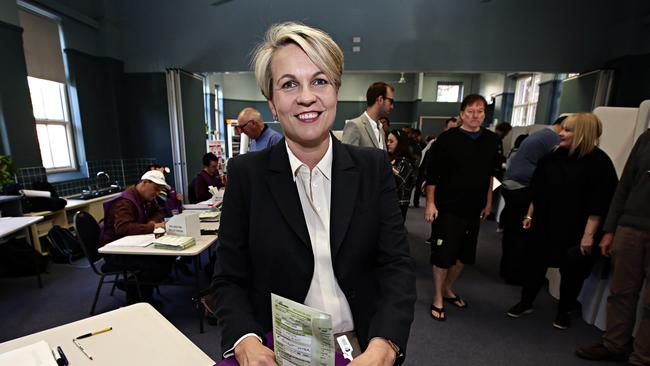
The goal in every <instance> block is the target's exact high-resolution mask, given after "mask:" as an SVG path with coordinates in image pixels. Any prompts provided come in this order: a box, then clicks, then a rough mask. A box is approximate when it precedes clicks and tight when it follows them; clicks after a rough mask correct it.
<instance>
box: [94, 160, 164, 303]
mask: <svg viewBox="0 0 650 366" xmlns="http://www.w3.org/2000/svg"><path fill="white" fill-rule="evenodd" d="M165 187H167V188H168V187H169V186H168V185H167V183H166V182H165V176H164V174H163V173H162V172H160V171H158V170H150V171H148V172H146V173H144V175H143V176H142V178H140V182H138V183H137V184H136V185H134V186H131V187H128V188H127V189H126V190H125V191H124V192H122V193H121V194H120V195H119V196H118V197H116V198H114V199H112V200H109V201H106V202H105V203H104V225H103V226H102V229H101V235H100V239H99V244H100V246H103V245H104V244H107V243H110V242H112V241H115V240H117V239H119V238H122V237H124V236H128V235H139V234H151V233H153V231H154V229H156V228H159V227H160V228H164V227H165V223H164V222H162V219H163V217H164V216H165V211H164V210H162V209H160V207H159V206H158V204H157V203H156V197H157V196H158V194H159V193H160V191H161V190H162V189H163V188H165ZM104 260H105V262H106V263H105V264H104V266H103V267H102V270H103V271H107V272H108V271H124V270H128V271H137V272H138V280H140V281H142V282H148V283H155V282H159V281H161V280H163V279H164V278H165V277H167V274H168V273H169V271H170V269H171V265H172V263H173V260H174V258H173V257H166V256H148V255H106V256H105V257H104ZM140 293H141V294H142V297H140V296H139V295H138V292H137V289H136V288H135V286H127V288H126V295H127V301H128V302H129V303H130V304H132V303H136V302H139V301H146V302H151V300H152V293H153V286H152V285H142V286H140Z"/></svg>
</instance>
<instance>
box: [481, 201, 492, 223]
mask: <svg viewBox="0 0 650 366" xmlns="http://www.w3.org/2000/svg"><path fill="white" fill-rule="evenodd" d="M491 212H492V205H491V204H487V205H485V207H484V208H483V209H482V210H481V219H485V218H487V217H488V216H489V215H490V213H491Z"/></svg>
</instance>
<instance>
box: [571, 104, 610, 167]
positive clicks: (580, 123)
mask: <svg viewBox="0 0 650 366" xmlns="http://www.w3.org/2000/svg"><path fill="white" fill-rule="evenodd" d="M562 128H564V129H565V130H568V131H573V141H572V142H571V147H570V148H569V154H570V155H573V154H577V157H578V158H581V157H583V156H585V155H587V154H589V153H591V152H592V151H594V149H595V148H596V146H598V143H599V138H600V135H602V133H603V124H602V123H601V122H600V119H598V117H596V115H595V114H593V113H576V114H572V115H570V116H569V117H567V118H566V119H565V120H564V121H563V122H562Z"/></svg>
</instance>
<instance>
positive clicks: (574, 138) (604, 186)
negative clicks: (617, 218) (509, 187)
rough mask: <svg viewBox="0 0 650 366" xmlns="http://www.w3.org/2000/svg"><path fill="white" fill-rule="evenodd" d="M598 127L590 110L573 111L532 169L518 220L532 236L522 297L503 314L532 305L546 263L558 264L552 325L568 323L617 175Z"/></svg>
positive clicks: (521, 312) (527, 309)
mask: <svg viewBox="0 0 650 366" xmlns="http://www.w3.org/2000/svg"><path fill="white" fill-rule="evenodd" d="M602 131H603V127H602V124H601V122H600V120H599V119H598V117H596V116H595V115H594V114H592V113H578V114H574V115H571V116H569V117H567V118H566V119H565V120H564V121H563V122H562V130H561V131H560V144H559V146H558V148H557V149H556V150H555V151H554V152H552V153H551V154H549V155H548V156H547V157H545V158H543V159H542V160H541V161H540V162H539V164H538V166H537V169H536V170H535V173H534V174H533V178H532V181H531V191H532V196H533V202H532V203H531V204H530V207H529V209H528V214H527V215H526V216H525V217H523V218H522V219H523V221H522V225H523V227H524V228H525V229H529V230H530V231H531V237H532V240H531V242H530V247H529V248H528V251H527V257H526V258H525V259H524V260H525V261H526V262H527V263H525V264H524V266H522V267H523V268H527V274H526V275H525V276H524V277H525V278H523V279H522V280H523V281H522V282H523V289H522V293H521V301H520V302H519V303H518V304H516V305H515V306H513V307H512V308H511V309H510V310H509V311H508V315H509V316H511V317H513V318H519V317H521V316H522V315H525V314H529V313H531V312H532V311H533V301H534V299H535V297H536V296H537V293H538V292H539V290H540V289H541V287H542V286H543V284H544V279H545V274H546V269H547V268H548V267H559V268H560V273H561V275H562V279H561V283H560V301H559V304H558V310H557V315H556V317H555V321H554V322H553V326H554V327H555V328H557V329H566V328H568V327H569V326H570V319H571V318H570V313H571V312H572V311H573V310H576V305H577V302H576V299H577V297H578V294H579V293H580V289H581V288H582V283H583V281H584V279H585V278H586V277H587V276H588V275H589V273H590V272H591V268H592V265H593V261H594V258H595V256H597V255H598V250H592V247H593V245H594V243H596V245H597V243H598V242H599V241H600V238H601V237H602V235H603V233H602V230H601V228H602V223H603V219H604V216H605V215H606V214H607V210H608V208H609V203H610V201H611V199H612V196H613V195H614V191H615V189H616V184H617V183H618V178H617V176H616V171H615V170H614V164H613V163H612V161H611V159H610V158H609V156H607V154H606V153H605V152H604V151H602V150H601V149H599V148H598V142H599V138H600V135H601V134H602Z"/></svg>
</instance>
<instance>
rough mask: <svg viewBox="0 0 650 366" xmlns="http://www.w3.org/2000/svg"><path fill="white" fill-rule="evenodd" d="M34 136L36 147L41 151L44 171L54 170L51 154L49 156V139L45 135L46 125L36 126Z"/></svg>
mask: <svg viewBox="0 0 650 366" xmlns="http://www.w3.org/2000/svg"><path fill="white" fill-rule="evenodd" d="M36 134H37V136H38V146H39V147H40V149H41V159H42V160H43V167H44V168H45V169H50V168H54V163H53V162H52V154H50V138H49V136H48V134H47V125H41V124H37V125H36Z"/></svg>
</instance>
